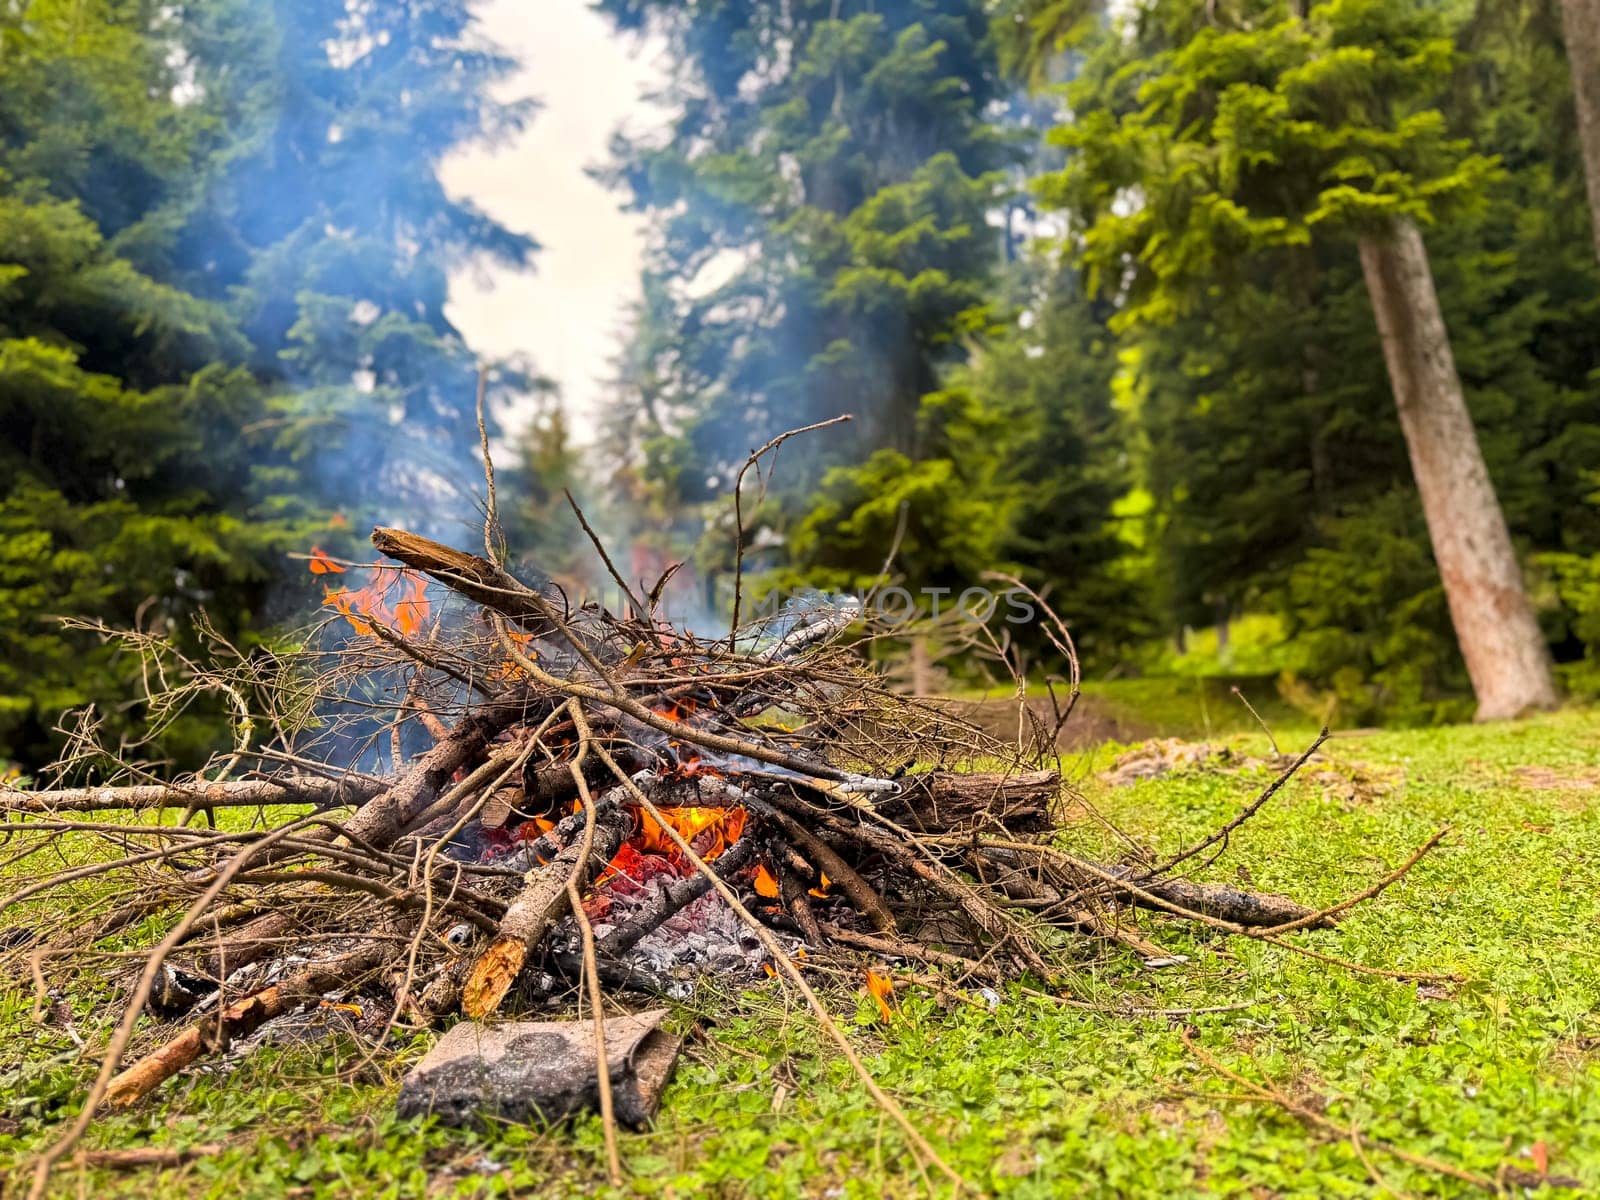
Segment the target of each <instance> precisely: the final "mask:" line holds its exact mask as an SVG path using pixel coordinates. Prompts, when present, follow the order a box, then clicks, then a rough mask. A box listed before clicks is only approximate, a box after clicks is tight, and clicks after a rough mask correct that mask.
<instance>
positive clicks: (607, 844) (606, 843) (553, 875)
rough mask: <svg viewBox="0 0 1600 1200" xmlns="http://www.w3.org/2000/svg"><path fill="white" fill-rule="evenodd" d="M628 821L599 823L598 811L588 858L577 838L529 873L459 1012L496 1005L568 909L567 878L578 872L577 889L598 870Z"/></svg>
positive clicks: (477, 1014)
mask: <svg viewBox="0 0 1600 1200" xmlns="http://www.w3.org/2000/svg"><path fill="white" fill-rule="evenodd" d="M632 824H633V822H632V818H631V817H630V816H628V815H627V814H626V813H621V812H619V813H617V814H615V815H614V816H612V817H611V818H610V819H608V820H606V821H604V822H602V821H601V820H600V819H599V813H598V812H596V814H595V827H594V844H593V845H592V846H591V847H590V853H589V856H588V858H587V859H586V860H585V859H582V852H583V839H582V838H581V837H580V838H577V839H576V840H574V841H573V842H572V844H571V845H569V846H567V847H566V849H564V850H562V851H561V853H560V854H557V855H556V856H555V858H554V859H552V860H551V861H550V862H548V863H545V864H544V865H542V866H537V867H535V868H534V869H533V870H531V871H529V872H528V874H527V877H526V879H525V881H524V883H523V887H522V891H521V892H520V893H519V894H518V896H517V898H516V899H515V900H513V901H512V902H511V906H510V907H509V908H507V909H506V914H505V916H504V917H502V918H501V919H500V931H499V933H498V934H497V935H496V936H495V939H494V940H493V941H492V942H490V943H489V946H488V949H486V950H484V952H483V953H482V954H480V955H479V956H478V960H477V961H476V962H475V963H473V965H472V971H471V973H470V974H468V976H467V982H466V986H465V987H464V988H463V989H462V996H461V1011H462V1012H464V1013H466V1015H467V1016H469V1017H472V1018H474V1019H477V1020H481V1019H482V1018H484V1017H486V1016H488V1015H489V1014H491V1013H493V1012H494V1011H496V1010H497V1009H498V1008H499V1007H500V1002H501V1001H502V1000H504V999H505V996H506V993H507V992H509V991H510V990H511V985H512V984H514V983H515V982H516V981H517V976H518V975H520V974H522V968H523V966H524V965H525V964H526V963H527V961H528V955H529V954H530V953H531V952H532V950H533V948H534V946H536V945H538V944H539V942H540V940H541V939H542V938H543V937H544V935H545V933H546V932H547V931H548V930H549V928H550V926H552V925H553V924H555V923H556V921H558V920H560V919H561V917H562V916H563V915H564V914H565V913H566V911H567V908H568V903H569V901H568V897H567V879H568V878H569V877H570V876H571V875H573V874H574V873H576V874H577V883H578V887H579V890H580V891H581V890H582V889H583V888H584V887H586V886H588V883H589V881H590V880H591V879H593V878H594V876H595V874H596V873H597V872H598V871H599V870H600V868H601V867H603V866H604V865H605V864H606V863H608V862H610V861H611V859H612V858H613V857H615V855H616V853H617V848H618V847H619V846H621V845H622V839H623V838H624V837H626V836H627V835H628V832H629V830H630V829H631V828H632ZM580 860H581V861H580Z"/></svg>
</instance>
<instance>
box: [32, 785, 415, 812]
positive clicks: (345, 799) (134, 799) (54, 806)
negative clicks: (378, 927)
mask: <svg viewBox="0 0 1600 1200" xmlns="http://www.w3.org/2000/svg"><path fill="white" fill-rule="evenodd" d="M387 786H388V781H386V780H381V779H368V778H351V779H322V778H319V777H317V776H314V775H298V776H294V777H292V778H287V779H243V780H234V781H232V782H229V783H204V784H190V783H152V784H141V785H138V786H135V787H98V788H53V789H49V790H46V791H42V792H21V791H18V792H11V791H8V792H6V793H5V796H4V798H3V799H0V816H13V815H25V816H45V815H48V814H51V813H64V812H78V813H83V812H151V811H155V810H159V809H167V808H192V809H196V810H198V809H203V808H258V807H265V806H269V805H275V804H312V805H315V806H317V807H318V808H336V807H339V806H341V805H355V804H361V803H364V802H365V801H367V800H370V799H371V798H372V797H374V796H376V795H377V794H378V793H379V792H381V791H383V790H384V788H385V787H387Z"/></svg>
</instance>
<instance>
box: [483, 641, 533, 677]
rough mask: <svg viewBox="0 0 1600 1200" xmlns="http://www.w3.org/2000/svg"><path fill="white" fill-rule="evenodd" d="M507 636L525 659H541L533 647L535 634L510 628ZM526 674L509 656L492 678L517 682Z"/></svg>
mask: <svg viewBox="0 0 1600 1200" xmlns="http://www.w3.org/2000/svg"><path fill="white" fill-rule="evenodd" d="M506 636H507V637H508V638H510V639H511V642H512V644H513V645H514V646H516V648H517V650H518V652H519V653H520V654H521V655H522V656H523V657H524V658H531V659H537V658H538V657H539V653H538V651H536V650H534V649H533V646H532V642H533V634H531V633H527V632H525V631H523V630H521V629H510V628H508V629H507V630H506ZM526 674H527V672H526V671H524V670H523V669H522V666H521V665H520V664H519V663H518V662H517V661H516V660H515V659H514V658H512V657H511V656H510V655H509V654H508V655H506V657H505V659H504V660H503V661H502V662H501V663H500V669H499V670H497V671H496V672H495V673H494V674H493V675H492V676H490V678H492V679H508V680H516V679H521V678H522V677H523V676H524V675H526Z"/></svg>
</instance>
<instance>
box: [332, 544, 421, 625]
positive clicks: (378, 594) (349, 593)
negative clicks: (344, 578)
mask: <svg viewBox="0 0 1600 1200" xmlns="http://www.w3.org/2000/svg"><path fill="white" fill-rule="evenodd" d="M311 573H312V574H313V575H342V574H344V573H345V568H344V567H342V566H340V565H339V564H338V563H336V562H334V561H333V559H331V558H329V557H328V556H327V555H326V554H324V553H323V552H322V551H321V550H320V549H319V548H317V547H316V546H313V547H312V548H311ZM396 591H398V593H399V596H398V599H396V600H394V601H393V603H391V602H390V594H391V593H393V592H396ZM322 603H323V604H324V605H326V606H327V607H329V608H333V609H337V610H338V611H339V612H340V613H342V614H343V615H344V619H345V620H346V621H349V622H350V628H352V629H354V630H355V631H356V632H357V633H359V634H361V635H362V636H363V637H371V636H372V626H373V624H374V623H377V624H381V625H384V626H386V627H388V628H391V629H396V630H398V631H399V632H400V633H402V634H404V635H405V636H406V637H415V636H416V635H417V634H419V633H421V632H422V627H423V625H425V624H426V623H427V620H428V614H429V612H430V611H431V608H432V606H431V604H430V603H429V601H428V581H427V580H426V579H425V578H423V577H422V576H421V575H419V574H417V573H416V572H414V571H407V570H404V569H403V568H400V567H378V568H376V569H375V570H374V571H373V573H372V580H371V582H369V583H368V584H367V585H366V586H365V587H363V588H357V589H354V590H352V589H350V588H344V587H341V588H327V589H326V590H325V592H324V594H323V597H322Z"/></svg>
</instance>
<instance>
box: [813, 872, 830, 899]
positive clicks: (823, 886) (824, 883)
mask: <svg viewBox="0 0 1600 1200" xmlns="http://www.w3.org/2000/svg"><path fill="white" fill-rule="evenodd" d="M820 874H821V876H822V878H821V880H820V881H818V883H817V886H816V887H814V888H812V889H811V891H810V894H811V895H813V896H815V897H816V898H817V899H818V900H826V899H827V898H828V889H829V888H830V887H832V886H833V881H832V880H831V879H829V878H828V873H827V872H826V871H822V872H820Z"/></svg>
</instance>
